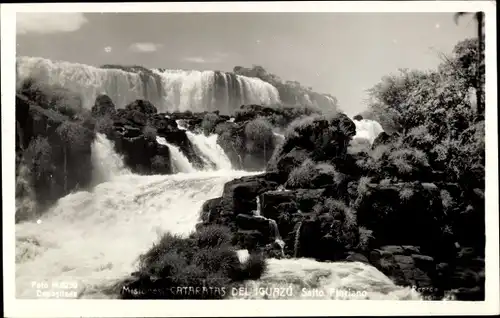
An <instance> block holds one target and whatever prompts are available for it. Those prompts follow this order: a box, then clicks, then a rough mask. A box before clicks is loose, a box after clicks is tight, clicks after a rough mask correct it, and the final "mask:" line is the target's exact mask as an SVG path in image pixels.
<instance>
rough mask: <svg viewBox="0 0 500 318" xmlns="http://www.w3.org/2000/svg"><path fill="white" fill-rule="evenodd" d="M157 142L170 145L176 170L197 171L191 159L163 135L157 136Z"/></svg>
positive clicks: (171, 156) (169, 148) (171, 157)
mask: <svg viewBox="0 0 500 318" xmlns="http://www.w3.org/2000/svg"><path fill="white" fill-rule="evenodd" d="M156 142H158V143H159V144H160V145H164V146H167V147H168V150H170V159H171V162H172V166H173V167H174V168H176V170H177V171H176V172H186V173H193V172H196V169H195V168H194V167H193V165H192V164H191V162H189V159H188V158H187V157H186V156H185V155H184V154H183V153H182V151H181V150H180V149H179V147H177V146H174V145H172V144H170V143H168V142H167V141H166V140H165V138H163V137H158V136H157V137H156Z"/></svg>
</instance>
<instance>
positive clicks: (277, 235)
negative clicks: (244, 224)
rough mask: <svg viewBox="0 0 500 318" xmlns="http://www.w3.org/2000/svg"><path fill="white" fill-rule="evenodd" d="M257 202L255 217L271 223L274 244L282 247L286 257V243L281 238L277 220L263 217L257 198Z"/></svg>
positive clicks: (282, 252) (257, 198)
mask: <svg viewBox="0 0 500 318" xmlns="http://www.w3.org/2000/svg"><path fill="white" fill-rule="evenodd" d="M255 200H256V201H257V209H256V210H255V211H254V216H255V217H259V218H263V219H265V220H267V221H268V222H269V225H270V226H271V228H272V229H273V236H274V243H276V244H277V245H278V246H279V247H280V249H281V254H282V255H284V254H285V253H284V248H285V242H284V241H283V239H282V238H281V234H280V230H279V228H278V224H277V223H276V221H275V220H273V219H269V218H266V217H264V216H263V215H261V212H260V211H261V205H260V198H259V197H258V196H257V197H256V198H255Z"/></svg>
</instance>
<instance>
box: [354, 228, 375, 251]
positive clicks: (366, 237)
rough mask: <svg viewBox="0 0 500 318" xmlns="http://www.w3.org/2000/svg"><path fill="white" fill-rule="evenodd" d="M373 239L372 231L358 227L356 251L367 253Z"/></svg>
mask: <svg viewBox="0 0 500 318" xmlns="http://www.w3.org/2000/svg"><path fill="white" fill-rule="evenodd" d="M374 239H375V238H374V237H373V231H372V230H369V229H367V228H365V227H364V226H360V227H359V242H358V246H357V249H359V250H361V251H368V250H369V249H370V246H371V243H372V241H373V240H374Z"/></svg>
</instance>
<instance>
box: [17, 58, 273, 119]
mask: <svg viewBox="0 0 500 318" xmlns="http://www.w3.org/2000/svg"><path fill="white" fill-rule="evenodd" d="M16 66H17V67H16V74H17V85H18V86H19V85H20V84H21V83H22V82H23V81H24V80H25V79H28V78H33V79H35V80H38V81H40V82H43V83H45V84H48V85H59V86H62V87H64V88H66V89H69V90H71V91H73V92H75V93H77V94H79V95H80V97H81V98H82V100H83V107H84V108H86V109H90V108H91V107H92V106H93V105H94V102H95V99H96V97H97V96H98V95H99V94H106V95H108V96H109V97H110V98H111V100H112V101H113V102H114V103H115V105H116V107H117V108H124V107H125V106H126V105H127V104H129V103H131V102H133V101H135V100H136V99H145V100H148V101H150V102H151V103H153V105H155V106H156V108H157V109H158V111H159V112H173V111H187V110H190V111H192V112H203V111H215V110H219V111H220V112H221V113H224V114H230V113H233V112H234V111H235V110H236V109H238V108H239V107H240V106H241V105H243V104H259V105H275V104H278V103H280V98H279V93H278V90H277V89H276V88H275V87H274V86H272V85H271V84H269V83H267V82H264V81H262V80H260V79H257V78H249V77H245V76H240V75H236V74H234V73H226V72H218V71H183V70H159V69H153V70H149V69H146V68H140V67H122V66H106V67H105V68H100V67H94V66H90V65H85V64H78V63H70V62H64V61H51V60H48V59H44V58H39V57H18V58H17V59H16Z"/></svg>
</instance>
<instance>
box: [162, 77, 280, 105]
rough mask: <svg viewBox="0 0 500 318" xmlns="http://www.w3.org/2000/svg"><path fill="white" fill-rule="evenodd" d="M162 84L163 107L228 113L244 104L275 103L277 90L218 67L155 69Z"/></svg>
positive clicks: (277, 95)
mask: <svg viewBox="0 0 500 318" xmlns="http://www.w3.org/2000/svg"><path fill="white" fill-rule="evenodd" d="M154 72H155V73H156V74H158V75H160V77H161V79H162V86H163V92H164V94H163V101H162V105H163V106H162V111H166V112H172V111H181V112H182V111H187V110H190V111H192V112H203V111H215V110H218V111H220V112H221V113H222V114H231V113H233V112H234V111H235V110H236V109H238V108H239V107H240V106H241V105H243V104H260V105H274V104H278V103H279V102H280V99H279V93H278V90H277V89H276V88H275V87H274V86H272V85H271V84H269V83H267V82H264V81H262V80H260V79H255V78H249V77H245V76H240V75H236V74H234V73H226V72H218V71H184V70H163V71H160V70H154Z"/></svg>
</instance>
